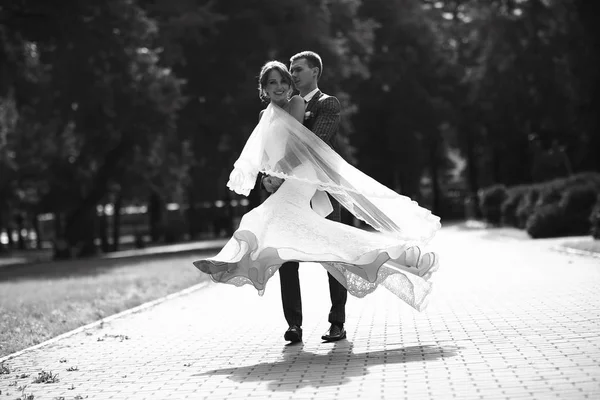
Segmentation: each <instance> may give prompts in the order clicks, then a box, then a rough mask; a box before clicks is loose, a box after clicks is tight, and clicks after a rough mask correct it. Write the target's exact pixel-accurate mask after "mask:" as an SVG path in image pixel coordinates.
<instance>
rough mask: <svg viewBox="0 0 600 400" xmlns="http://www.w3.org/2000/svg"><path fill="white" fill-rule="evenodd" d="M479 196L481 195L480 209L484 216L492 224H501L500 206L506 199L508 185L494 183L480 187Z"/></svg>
mask: <svg viewBox="0 0 600 400" xmlns="http://www.w3.org/2000/svg"><path fill="white" fill-rule="evenodd" d="M477 196H478V197H479V209H480V210H481V214H482V216H483V218H484V219H485V220H486V221H487V222H489V223H491V224H499V223H500V221H501V219H502V211H501V209H500V206H501V205H502V203H503V202H504V199H506V186H504V185H493V186H490V187H488V188H485V189H480V190H479V192H478V193H477Z"/></svg>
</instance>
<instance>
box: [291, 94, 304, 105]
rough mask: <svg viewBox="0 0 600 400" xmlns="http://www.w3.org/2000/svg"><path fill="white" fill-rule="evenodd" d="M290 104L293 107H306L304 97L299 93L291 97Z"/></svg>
mask: <svg viewBox="0 0 600 400" xmlns="http://www.w3.org/2000/svg"><path fill="white" fill-rule="evenodd" d="M290 105H291V106H292V107H298V106H302V107H304V99H303V98H302V97H300V96H299V95H295V96H292V98H291V99H290Z"/></svg>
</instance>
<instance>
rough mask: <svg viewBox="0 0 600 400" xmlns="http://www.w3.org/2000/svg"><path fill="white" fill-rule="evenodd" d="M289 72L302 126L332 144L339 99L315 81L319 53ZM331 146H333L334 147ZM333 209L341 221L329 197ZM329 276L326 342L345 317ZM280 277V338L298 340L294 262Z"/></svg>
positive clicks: (342, 294) (341, 295)
mask: <svg viewBox="0 0 600 400" xmlns="http://www.w3.org/2000/svg"><path fill="white" fill-rule="evenodd" d="M290 72H291V74H292V77H293V79H294V84H295V85H296V88H297V89H298V91H299V92H300V96H302V97H303V98H304V102H305V103H306V108H305V111H306V112H305V117H304V126H306V127H307V128H308V129H310V130H311V131H312V132H313V133H314V134H315V135H317V136H318V137H319V138H321V139H322V140H323V141H324V142H325V143H327V144H328V145H329V146H330V147H332V148H333V141H334V138H335V136H336V135H337V133H338V131H339V125H340V102H339V101H338V99H337V98H335V97H334V96H328V95H326V94H324V93H323V92H321V91H320V90H319V88H318V86H317V82H318V81H319V78H320V77H321V73H322V72H323V62H322V61H321V57H320V56H319V55H318V54H317V53H314V52H312V51H303V52H301V53H298V54H296V55H294V56H292V58H290ZM334 150H335V148H334ZM282 182H283V180H282V179H279V178H277V177H272V176H264V177H263V180H262V183H263V186H264V187H265V189H266V190H267V191H268V192H269V193H272V192H274V191H275V190H277V189H278V188H279V186H280V185H281V183H282ZM330 200H331V204H332V205H333V212H332V213H331V214H329V216H328V217H327V218H328V219H330V220H333V221H337V222H341V209H340V204H339V203H338V202H337V201H335V199H333V198H331V197H330ZM327 275H328V276H329V295H330V297H331V310H330V312H329V323H331V326H330V328H329V330H328V331H327V332H326V333H325V334H324V335H323V336H321V339H323V340H324V341H326V342H334V341H337V340H341V339H344V338H345V337H346V330H345V329H344V322H345V321H346V310H345V308H346V299H347V298H348V292H347V290H346V288H345V287H344V286H343V285H342V284H341V283H339V282H338V281H337V280H336V279H335V278H334V277H333V276H331V274H329V273H327ZM279 276H280V281H281V300H282V302H283V313H284V315H285V319H286V321H287V323H288V325H289V329H288V330H287V331H286V332H285V335H284V338H285V340H287V341H290V342H292V343H296V342H301V341H302V300H301V297H300V281H299V279H298V263H297V262H286V263H284V264H283V265H282V266H281V268H279Z"/></svg>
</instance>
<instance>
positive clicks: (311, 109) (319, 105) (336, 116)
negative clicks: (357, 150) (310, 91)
mask: <svg viewBox="0 0 600 400" xmlns="http://www.w3.org/2000/svg"><path fill="white" fill-rule="evenodd" d="M340 112H341V106H340V102H339V100H338V99H337V98H336V97H334V96H329V95H326V94H325V93H323V92H321V91H320V90H319V91H317V93H315V95H314V96H313V97H312V99H310V101H309V102H308V104H307V105H306V108H305V114H304V126H306V127H307V128H308V129H310V130H311V131H312V132H313V133H314V134H315V135H317V136H318V137H319V138H321V140H323V141H324V142H325V143H327V144H328V145H329V147H331V148H332V149H334V150H335V147H336V146H335V141H336V138H337V134H338V132H339V130H340V121H341V117H340ZM329 200H330V201H331V205H332V206H333V211H332V212H331V214H329V215H328V216H327V219H330V220H332V221H338V222H340V221H341V206H340V203H338V202H337V201H336V200H335V199H334V198H333V197H331V196H329Z"/></svg>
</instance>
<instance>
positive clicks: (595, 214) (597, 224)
mask: <svg viewBox="0 0 600 400" xmlns="http://www.w3.org/2000/svg"><path fill="white" fill-rule="evenodd" d="M590 225H591V229H590V231H591V232H590V233H591V234H592V237H593V238H594V239H600V195H599V196H598V197H596V204H595V205H594V208H592V212H591V213H590Z"/></svg>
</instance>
